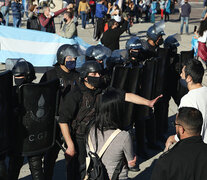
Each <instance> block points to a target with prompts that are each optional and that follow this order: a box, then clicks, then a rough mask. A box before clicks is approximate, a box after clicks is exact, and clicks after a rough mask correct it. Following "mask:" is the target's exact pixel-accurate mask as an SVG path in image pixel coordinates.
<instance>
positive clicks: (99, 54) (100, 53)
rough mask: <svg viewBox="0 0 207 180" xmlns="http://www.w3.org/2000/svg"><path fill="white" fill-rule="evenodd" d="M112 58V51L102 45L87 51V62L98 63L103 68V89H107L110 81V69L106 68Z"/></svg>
mask: <svg viewBox="0 0 207 180" xmlns="http://www.w3.org/2000/svg"><path fill="white" fill-rule="evenodd" d="M110 56H111V50H110V49H109V48H107V47H105V46H102V45H100V44H98V45H96V46H90V47H89V48H87V49H86V54H85V60H86V61H96V62H98V63H100V65H101V67H102V69H103V70H102V79H103V81H104V83H103V84H102V85H103V86H102V87H101V88H102V89H104V88H106V87H107V86H108V85H109V83H110V81H111V78H110V74H109V72H108V69H107V68H106V61H107V59H109V58H110Z"/></svg>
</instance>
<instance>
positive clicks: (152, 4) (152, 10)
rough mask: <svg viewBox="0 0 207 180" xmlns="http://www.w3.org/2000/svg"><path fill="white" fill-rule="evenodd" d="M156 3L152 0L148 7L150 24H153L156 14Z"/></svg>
mask: <svg viewBox="0 0 207 180" xmlns="http://www.w3.org/2000/svg"><path fill="white" fill-rule="evenodd" d="M156 9H157V1H156V0H153V1H152V3H151V7H150V13H151V23H155V14H156V13H157V10H156Z"/></svg>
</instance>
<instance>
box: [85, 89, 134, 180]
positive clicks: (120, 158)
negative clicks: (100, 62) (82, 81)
mask: <svg viewBox="0 0 207 180" xmlns="http://www.w3.org/2000/svg"><path fill="white" fill-rule="evenodd" d="M123 102H124V96H123V92H121V91H119V90H116V89H113V88H112V89H110V88H109V89H107V90H106V91H104V93H103V94H102V95H101V97H100V99H99V101H98V103H97V105H96V116H95V120H94V122H93V124H92V125H91V128H90V130H89V135H87V137H88V136H89V137H90V139H91V142H92V144H89V143H88V142H87V145H88V146H87V153H89V149H90V150H91V148H90V145H92V147H93V149H94V150H96V152H97V154H98V153H99V152H100V150H101V148H102V147H103V145H104V143H105V142H106V140H107V139H108V138H109V137H110V135H111V134H112V133H113V132H115V130H116V129H118V128H119V129H121V124H122V117H121V113H122V112H123V111H124V103H123ZM92 152H93V151H92ZM125 159H126V160H125ZM101 160H102V162H103V164H104V165H105V167H106V170H107V174H108V176H109V179H112V176H115V175H114V174H115V173H117V172H116V171H115V169H116V168H117V166H119V165H118V164H120V162H122V164H123V165H122V166H121V167H118V169H117V170H118V172H119V174H118V175H117V176H118V179H127V178H128V167H134V166H135V165H136V156H135V155H134V152H133V142H132V139H131V136H130V134H129V133H128V132H127V131H121V132H120V133H119V134H118V135H117V136H116V137H115V138H114V139H113V141H112V142H111V143H110V145H109V146H108V148H107V149H106V151H105V152H104V154H103V155H102V158H101Z"/></svg>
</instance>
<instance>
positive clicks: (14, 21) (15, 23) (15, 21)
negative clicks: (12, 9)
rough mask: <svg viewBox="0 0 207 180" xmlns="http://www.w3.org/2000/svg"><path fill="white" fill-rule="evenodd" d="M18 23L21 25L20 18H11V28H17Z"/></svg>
mask: <svg viewBox="0 0 207 180" xmlns="http://www.w3.org/2000/svg"><path fill="white" fill-rule="evenodd" d="M20 23H21V17H15V16H13V26H14V27H17V28H18V27H19V26H20Z"/></svg>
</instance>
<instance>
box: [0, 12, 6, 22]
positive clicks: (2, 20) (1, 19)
mask: <svg viewBox="0 0 207 180" xmlns="http://www.w3.org/2000/svg"><path fill="white" fill-rule="evenodd" d="M0 25H5V20H4V16H3V14H2V13H1V12H0Z"/></svg>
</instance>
